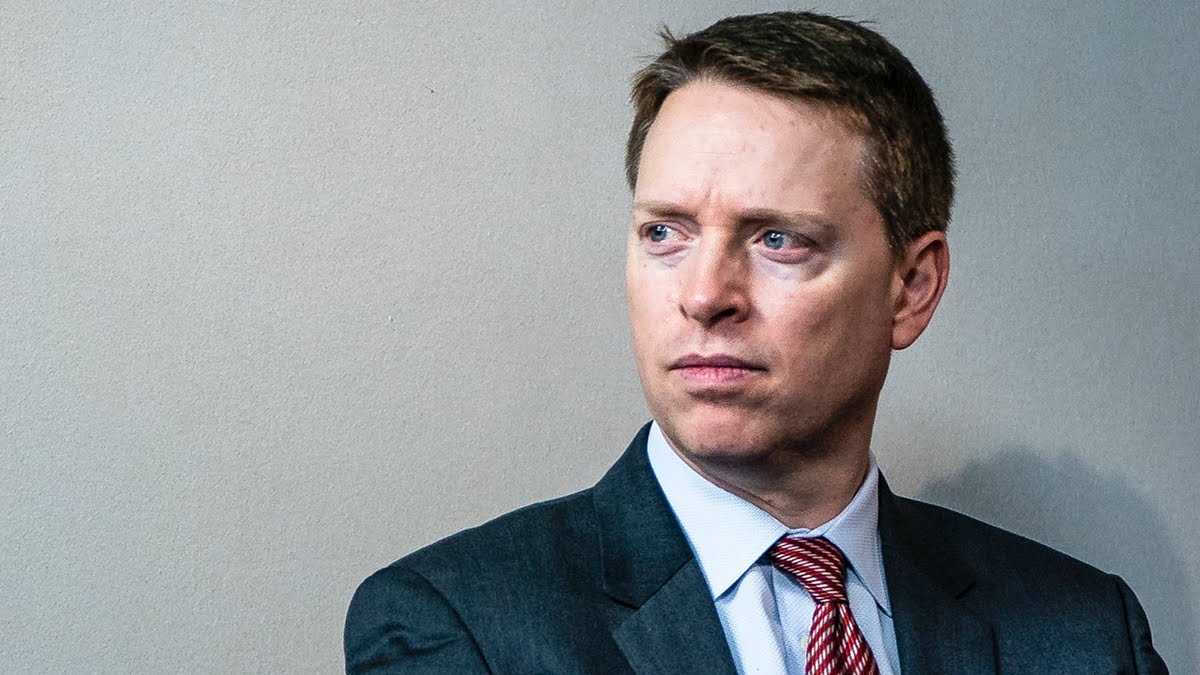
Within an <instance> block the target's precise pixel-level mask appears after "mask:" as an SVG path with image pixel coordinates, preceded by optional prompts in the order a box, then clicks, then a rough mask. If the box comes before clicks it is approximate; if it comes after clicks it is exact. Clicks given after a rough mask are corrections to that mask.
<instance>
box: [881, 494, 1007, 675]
mask: <svg viewBox="0 0 1200 675" xmlns="http://www.w3.org/2000/svg"><path fill="white" fill-rule="evenodd" d="M879 487H880V490H879V536H880V540H881V542H882V547H883V561H884V570H885V573H886V575H887V586H888V595H889V596H890V598H891V602H892V621H893V625H894V627H895V631H896V647H897V649H899V651H900V669H901V670H902V671H903V672H906V673H959V672H962V673H981V674H982V673H994V672H995V669H996V657H997V654H996V642H995V636H994V635H993V633H992V629H991V627H990V626H989V625H988V624H987V623H986V622H984V621H983V620H982V619H980V618H979V617H978V616H976V615H975V614H974V613H973V612H971V611H970V609H968V608H967V607H966V605H965V604H964V600H965V599H966V598H967V597H968V596H969V594H970V593H971V591H972V589H973V588H974V587H975V583H976V581H975V576H974V574H973V572H972V571H971V569H970V568H969V567H968V566H967V565H966V564H965V563H963V562H962V561H961V560H960V559H959V558H958V557H957V556H956V555H955V554H954V549H953V548H952V547H950V546H948V545H947V544H946V542H945V541H944V537H943V536H942V533H939V532H937V531H934V530H932V529H931V528H927V527H923V525H925V523H924V521H923V520H922V519H920V518H919V517H914V516H913V515H912V514H910V513H908V512H906V509H905V507H904V503H903V501H904V500H901V499H899V498H897V497H896V496H895V495H894V494H892V491H891V490H890V489H889V488H888V485H887V482H886V481H884V480H883V479H882V477H881V478H880V486H879Z"/></svg>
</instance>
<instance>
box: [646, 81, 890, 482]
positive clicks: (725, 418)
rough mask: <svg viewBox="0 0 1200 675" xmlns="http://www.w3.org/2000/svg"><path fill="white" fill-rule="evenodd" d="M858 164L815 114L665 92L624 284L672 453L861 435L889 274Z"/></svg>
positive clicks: (883, 331)
mask: <svg viewBox="0 0 1200 675" xmlns="http://www.w3.org/2000/svg"><path fill="white" fill-rule="evenodd" d="M863 158H864V142H863V140H862V139H861V137H860V136H858V135H857V134H855V133H852V132H851V131H849V130H848V129H847V128H845V127H844V126H843V125H842V124H841V123H839V122H838V121H837V117H836V113H834V112H830V111H828V110H826V109H822V108H819V107H815V106H809V105H806V104H803V103H797V102H794V101H785V100H783V99H780V98H775V97H772V96H769V95H767V94H763V93H760V92H755V91H752V90H749V89H745V88H735V87H733V86H730V85H726V84H719V83H714V82H704V81H698V82H693V83H691V84H689V85H687V86H685V87H683V88H682V89H680V90H678V91H676V92H674V93H672V94H671V95H670V96H668V97H667V99H666V101H665V103H664V104H663V106H662V109H661V111H660V112H659V114H658V117H657V119H656V120H655V122H654V124H653V126H652V127H651V129H650V132H649V134H648V136H647V138H646V142H645V146H644V148H643V150H642V155H641V164H640V167H639V171H638V180H637V188H636V191H635V194H634V208H633V226H632V229H631V232H630V237H629V248H628V259H627V264H626V287H627V292H628V296H629V314H630V320H631V324H632V328H633V346H634V353H635V357H636V359H637V365H638V372H639V375H640V376H641V380H642V388H643V390H644V392H645V396H646V400H647V403H648V404H649V407H650V411H651V413H652V414H653V415H654V418H655V419H656V420H657V421H658V423H659V424H660V425H661V426H662V428H663V430H664V432H665V433H666V435H667V437H668V438H669V439H670V440H671V441H672V444H673V445H674V446H675V447H676V449H678V450H680V452H682V453H683V454H684V456H685V458H690V459H692V460H700V461H705V460H708V461H714V462H735V463H743V462H753V461H755V460H758V459H766V458H767V456H768V455H769V454H770V453H773V452H778V451H803V452H809V453H814V452H816V453H819V452H827V451H831V450H835V449H836V448H834V447H831V445H838V444H843V445H844V444H845V443H847V442H850V443H855V442H860V443H861V444H862V445H863V447H864V449H865V445H866V444H867V443H869V440H870V430H871V426H872V425H873V422H874V411H875V405H876V402H877V400H878V395H879V390H880V388H881V387H882V385H883V380H884V377H885V375H886V373H887V367H888V361H889V358H890V355H891V348H892V328H893V314H894V312H895V306H896V302H897V297H899V296H898V294H899V292H900V288H901V287H902V283H901V280H900V278H899V277H900V274H899V273H898V272H897V270H898V266H897V264H896V259H895V258H894V257H893V255H892V253H891V251H890V250H889V248H888V244H887V240H886V238H885V235H884V226H883V221H882V219H881V217H880V215H879V212H878V211H877V209H876V208H875V206H874V204H873V203H872V202H871V200H870V199H869V198H868V197H867V195H866V193H865V192H864V190H863V187H862V179H861V172H862V168H861V164H862V161H863ZM864 434H865V436H864Z"/></svg>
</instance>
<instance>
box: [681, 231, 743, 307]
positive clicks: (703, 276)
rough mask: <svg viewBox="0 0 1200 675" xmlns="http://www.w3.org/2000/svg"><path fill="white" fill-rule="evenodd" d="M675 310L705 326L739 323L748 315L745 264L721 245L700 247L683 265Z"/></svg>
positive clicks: (740, 258)
mask: <svg viewBox="0 0 1200 675" xmlns="http://www.w3.org/2000/svg"><path fill="white" fill-rule="evenodd" d="M684 267H685V269H684V270H683V272H684V274H683V279H682V288H681V289H680V295H679V310H680V312H682V313H683V315H684V316H685V317H687V318H689V319H691V320H693V321H696V322H697V323H700V324H701V325H703V326H705V327H710V326H715V325H717V324H720V323H725V322H731V323H737V322H740V321H743V320H744V319H745V318H746V315H747V314H748V312H749V296H748V294H747V290H748V289H747V287H746V286H747V279H746V261H745V260H744V259H743V258H742V257H741V256H738V255H736V254H734V253H732V252H730V251H728V250H726V247H725V246H716V245H714V246H708V247H705V246H701V247H699V249H697V250H696V251H695V252H693V254H692V255H691V256H689V259H688V260H687V261H686V262H685V263H684Z"/></svg>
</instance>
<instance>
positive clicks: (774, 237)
mask: <svg viewBox="0 0 1200 675" xmlns="http://www.w3.org/2000/svg"><path fill="white" fill-rule="evenodd" d="M762 243H763V246H766V247H767V248H769V249H772V250H774V251H782V250H784V249H788V248H802V247H803V246H804V241H803V240H802V239H801V238H800V237H797V236H796V235H794V234H789V233H787V232H780V231H779V230H768V231H767V233H766V234H764V235H763V237H762Z"/></svg>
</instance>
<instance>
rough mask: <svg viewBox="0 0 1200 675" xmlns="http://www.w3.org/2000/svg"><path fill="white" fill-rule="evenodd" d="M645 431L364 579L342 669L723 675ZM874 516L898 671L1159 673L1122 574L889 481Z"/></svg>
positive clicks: (699, 588)
mask: <svg viewBox="0 0 1200 675" xmlns="http://www.w3.org/2000/svg"><path fill="white" fill-rule="evenodd" d="M648 428H649V425H647V426H646V427H644V428H643V429H642V430H641V432H640V433H638V435H637V437H636V438H634V440H633V443H631V444H630V446H629V449H628V450H626V452H625V454H624V456H622V457H621V459H620V460H618V461H617V463H616V464H615V465H614V466H613V467H612V469H610V470H609V472H608V473H607V474H606V475H605V476H604V478H602V479H601V480H600V482H599V483H597V484H596V486H595V487H593V488H592V489H590V490H584V491H582V492H579V493H577V494H574V495H570V496H568V497H563V498H561V499H557V500H554V501H550V502H546V503H543V504H536V505H534V506H530V507H526V508H524V509H521V510H519V511H516V512H513V513H510V514H508V515H505V516H502V517H500V518H498V519H496V520H494V521H492V522H490V523H488V524H486V525H483V526H481V527H478V528H474V529H471V530H467V531H465V532H461V533H459V534H456V535H454V536H452V537H449V538H448V539H444V540H442V541H440V542H438V543H436V544H433V545H432V546H429V547H427V548H424V549H422V550H420V551H417V552H416V553H413V554H412V555H409V556H407V557H405V558H403V559H401V560H399V561H397V562H396V563H394V564H392V565H391V566H390V567H387V568H385V569H383V570H380V571H379V572H377V573H375V574H374V575H373V576H371V577H370V578H368V579H367V580H366V581H364V582H363V583H362V585H361V586H360V587H359V589H358V592H357V593H355V595H354V599H353V601H352V602H351V604H350V611H349V614H348V616H347V619H346V633H345V648H346V669H347V671H348V672H355V673H358V672H372V673H375V672H388V673H455V674H463V673H515V674H519V675H533V674H535V673H555V674H565V673H604V674H605V675H612V674H617V673H639V674H641V675H649V674H651V673H653V674H656V675H666V674H668V673H678V674H684V673H703V674H707V673H714V674H727V675H734V674H735V673H736V672H737V671H736V669H735V667H734V664H733V660H732V657H731V655H730V652H729V648H728V646H727V645H726V642H725V636H724V633H723V631H722V629H721V624H720V621H719V619H718V618H717V613H716V609H715V608H714V606H713V601H712V597H711V595H710V593H709V591H708V587H707V586H706V584H705V581H704V577H703V575H702V574H701V572H700V568H699V566H698V564H697V562H696V560H695V558H694V556H693V554H692V551H691V549H690V548H689V546H688V543H687V540H686V539H685V538H684V535H683V532H682V530H681V529H680V528H679V525H678V524H677V522H676V520H675V517H674V514H673V513H672V512H671V510H670V507H669V506H668V505H667V502H666V499H665V498H664V497H663V494H662V491H661V490H660V488H659V486H658V483H657V482H656V481H655V479H654V476H653V474H652V473H651V470H650V465H649V461H648V459H647V457H646V434H647V430H648ZM879 511H880V519H879V531H880V537H881V539H882V542H883V556H884V569H885V572H886V576H887V586H888V593H889V595H890V598H891V604H892V611H893V620H894V624H895V630H896V642H897V646H898V648H899V651H900V663H901V668H902V670H903V671H904V673H905V674H906V675H911V674H913V673H972V674H975V673H994V672H1005V673H1087V674H1094V673H1164V672H1166V668H1165V666H1164V665H1163V663H1162V660H1161V659H1160V658H1159V656H1158V654H1156V653H1155V651H1154V648H1153V646H1152V645H1151V642H1150V631H1149V627H1148V626H1147V623H1146V616H1145V614H1144V613H1143V612H1142V608H1141V606H1140V605H1139V604H1138V602H1137V599H1136V598H1135V597H1134V595H1133V593H1132V591H1130V590H1129V587H1128V586H1126V585H1125V583H1124V582H1123V581H1122V580H1121V579H1119V578H1117V577H1115V576H1111V575H1108V574H1105V573H1103V572H1101V571H1099V570H1097V569H1095V568H1093V567H1090V566H1088V565H1086V564H1084V563H1082V562H1079V561H1078V560H1075V559H1073V558H1070V557H1068V556H1066V555H1063V554H1061V553H1059V552H1057V551H1054V550H1052V549H1050V548H1047V547H1045V546H1042V545H1040V544H1037V543H1035V542H1032V541H1030V540H1028V539H1024V538H1022V537H1018V536H1016V535H1014V534H1011V533H1008V532H1005V531H1003V530H1000V529H997V528H995V527H991V526H989V525H986V524H984V523H981V522H979V521H976V520H973V519H971V518H968V517H966V516H963V515H960V514H958V513H955V512H953V511H949V510H947V509H943V508H939V507H936V506H932V505H929V504H923V503H921V502H916V501H913V500H910V499H904V498H900V497H896V496H895V495H893V494H892V493H891V491H890V490H888V488H887V485H886V483H881V490H880V504H879Z"/></svg>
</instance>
